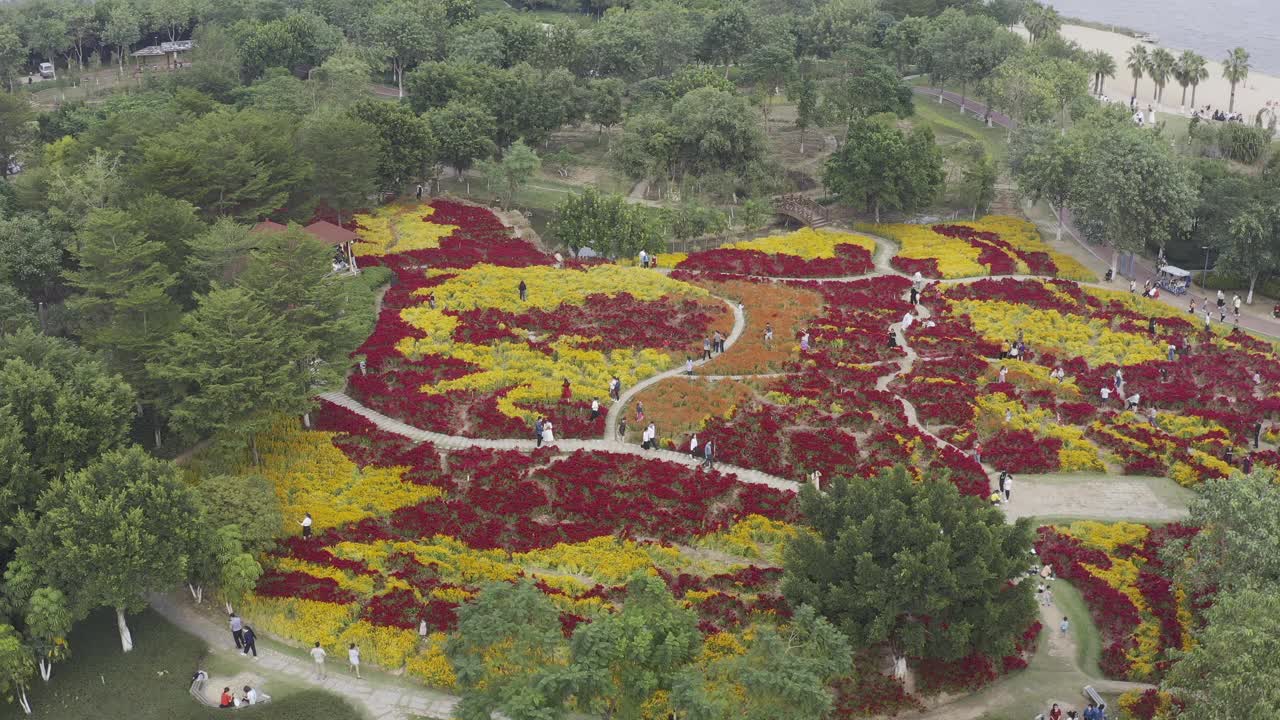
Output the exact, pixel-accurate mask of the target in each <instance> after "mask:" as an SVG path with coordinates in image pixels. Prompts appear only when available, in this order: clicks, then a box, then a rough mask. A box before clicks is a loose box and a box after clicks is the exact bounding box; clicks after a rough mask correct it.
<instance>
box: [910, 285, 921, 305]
mask: <svg viewBox="0 0 1280 720" xmlns="http://www.w3.org/2000/svg"><path fill="white" fill-rule="evenodd" d="M919 300H920V291H919V290H916V288H915V286H914V285H913V286H912V287H911V304H912V305H916V304H918V301H919Z"/></svg>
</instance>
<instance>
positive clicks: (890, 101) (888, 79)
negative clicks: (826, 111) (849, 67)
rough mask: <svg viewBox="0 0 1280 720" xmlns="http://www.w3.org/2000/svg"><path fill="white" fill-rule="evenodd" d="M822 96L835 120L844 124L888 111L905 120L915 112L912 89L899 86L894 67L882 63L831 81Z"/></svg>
mask: <svg viewBox="0 0 1280 720" xmlns="http://www.w3.org/2000/svg"><path fill="white" fill-rule="evenodd" d="M825 94H826V98H827V101H828V102H829V103H830V105H831V107H832V109H833V110H834V112H835V115H836V117H837V119H839V120H840V121H841V122H843V123H845V124H848V123H849V121H850V120H852V119H853V118H854V116H855V115H875V114H877V113H882V112H891V113H893V114H895V115H897V116H898V117H908V116H909V115H911V113H913V112H915V108H914V107H913V106H912V99H911V88H908V87H907V86H906V85H904V84H903V83H902V79H901V78H900V77H898V76H897V75H896V74H895V73H894V71H893V68H891V67H889V66H888V65H883V64H881V63H869V64H867V65H865V66H862V67H861V68H859V69H857V70H854V71H852V72H850V73H849V74H848V75H846V76H844V77H841V78H836V79H834V80H832V81H831V82H830V83H829V85H828V87H827V91H826V93H825Z"/></svg>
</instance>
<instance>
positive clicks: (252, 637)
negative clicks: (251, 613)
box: [240, 625, 258, 659]
mask: <svg viewBox="0 0 1280 720" xmlns="http://www.w3.org/2000/svg"><path fill="white" fill-rule="evenodd" d="M249 653H253V657H254V658H255V659H256V658H257V657H258V634H257V633H255V632H254V631H253V627H252V626H250V625H245V626H244V650H242V651H241V652H240V654H241V655H248V654H249Z"/></svg>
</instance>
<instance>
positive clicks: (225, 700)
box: [218, 687, 236, 708]
mask: <svg viewBox="0 0 1280 720" xmlns="http://www.w3.org/2000/svg"><path fill="white" fill-rule="evenodd" d="M235 706H236V700H235V698H234V697H233V696H232V695H231V688H230V687H224V688H222V697H220V698H218V707H220V708H229V707H235Z"/></svg>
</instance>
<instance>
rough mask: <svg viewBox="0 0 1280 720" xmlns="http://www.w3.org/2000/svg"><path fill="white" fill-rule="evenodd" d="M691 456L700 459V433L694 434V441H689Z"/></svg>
mask: <svg viewBox="0 0 1280 720" xmlns="http://www.w3.org/2000/svg"><path fill="white" fill-rule="evenodd" d="M689 454H690V455H692V456H694V457H698V433H694V434H693V439H691V440H690V441H689Z"/></svg>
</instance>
